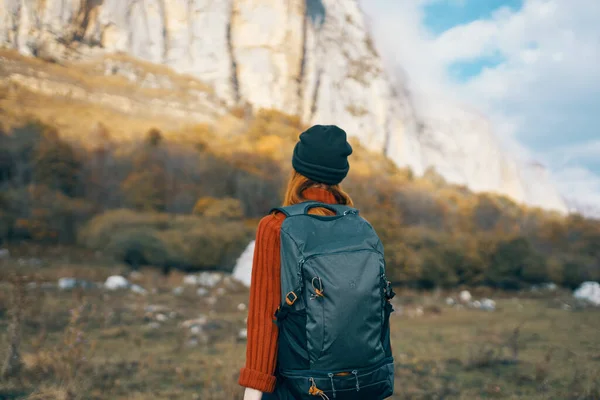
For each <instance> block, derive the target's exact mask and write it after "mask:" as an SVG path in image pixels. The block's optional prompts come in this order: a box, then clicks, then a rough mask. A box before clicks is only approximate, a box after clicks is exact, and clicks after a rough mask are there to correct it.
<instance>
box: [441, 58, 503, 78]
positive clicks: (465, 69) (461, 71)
mask: <svg viewBox="0 0 600 400" xmlns="http://www.w3.org/2000/svg"><path fill="white" fill-rule="evenodd" d="M504 61H506V58H505V57H504V56H503V55H502V54H501V53H500V52H496V53H495V54H493V55H490V56H485V57H480V58H477V59H475V60H468V61H457V62H455V63H452V64H451V65H450V66H449V67H448V75H449V76H450V78H451V79H452V80H453V81H455V82H460V83H464V82H467V81H468V80H469V79H471V78H473V77H475V76H477V75H479V74H480V73H481V72H482V71H483V70H484V69H485V68H494V67H497V66H498V65H500V64H502V63H503V62H504Z"/></svg>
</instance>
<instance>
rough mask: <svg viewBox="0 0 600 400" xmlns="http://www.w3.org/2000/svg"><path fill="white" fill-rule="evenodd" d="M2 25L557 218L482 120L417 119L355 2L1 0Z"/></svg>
mask: <svg viewBox="0 0 600 400" xmlns="http://www.w3.org/2000/svg"><path fill="white" fill-rule="evenodd" d="M0 16H1V17H0V18H1V19H0V45H2V46H4V47H10V48H15V49H18V50H19V51H20V52H21V53H22V54H26V55H33V56H38V57H44V58H51V59H58V60H85V59H89V58H91V57H94V56H97V55H100V54H105V53H114V52H124V53H127V54H130V55H132V56H134V57H137V58H141V59H143V60H146V61H149V62H152V63H156V64H164V65H167V66H169V67H171V68H173V69H174V70H175V71H177V72H181V73H188V74H191V75H194V76H196V77H198V78H200V79H201V80H202V81H204V82H206V83H207V84H209V85H210V86H211V87H213V88H214V91H215V94H216V95H217V96H219V97H220V99H221V100H222V101H223V103H224V104H226V105H228V106H233V105H239V104H246V103H248V104H251V105H252V106H253V108H254V109H258V108H276V109H280V110H282V111H284V112H287V113H290V114H296V115H299V116H301V117H302V119H303V121H305V122H308V123H336V124H339V125H340V126H343V127H344V129H346V130H347V131H348V133H349V134H350V135H353V136H356V137H358V138H359V139H360V140H361V142H362V143H363V144H364V145H365V146H366V147H367V148H369V149H371V150H376V151H380V152H383V153H384V154H386V155H387V156H388V157H390V158H391V159H392V160H393V161H394V162H396V163H397V164H398V165H400V166H404V165H408V166H410V167H412V168H413V170H414V171H415V172H416V173H417V174H421V173H423V172H424V171H425V169H426V168H428V167H435V168H436V169H437V170H438V172H439V173H440V174H441V175H443V176H444V177H445V178H446V179H448V180H449V181H451V182H456V183H461V184H466V185H468V186H470V187H472V188H473V189H475V190H488V191H496V192H500V193H504V194H507V195H509V196H510V197H512V198H514V199H515V200H517V201H521V202H525V203H529V204H534V205H540V206H543V207H546V208H551V209H556V210H559V211H563V212H565V211H566V207H565V205H564V203H563V202H562V199H561V198H560V196H558V194H557V192H556V190H555V189H554V187H553V185H552V184H551V182H549V180H548V179H547V178H546V177H545V176H544V174H530V173H528V172H527V170H526V166H523V165H519V164H517V163H516V161H515V160H513V159H511V158H510V157H509V156H508V155H507V154H505V153H504V151H503V150H502V149H501V147H500V146H499V144H498V143H497V141H496V140H495V139H494V137H493V134H492V130H491V127H490V126H489V124H488V123H487V121H485V119H483V118H481V117H479V116H477V115H475V114H473V113H469V112H467V111H464V110H461V109H458V108H456V109H452V110H451V111H450V112H447V113H444V114H441V115H433V116H431V115H427V116H420V117H417V115H418V114H419V113H418V111H419V110H415V109H414V107H413V101H412V99H411V96H410V95H409V94H408V92H407V91H406V90H405V88H404V87H403V86H402V85H401V84H394V83H392V82H391V80H390V79H389V77H388V76H387V74H386V72H385V70H384V65H383V62H382V60H381V59H380V57H379V56H378V55H377V52H376V51H375V47H374V45H373V43H372V41H371V36H370V35H369V31H368V29H367V26H366V22H365V18H364V15H363V13H362V12H361V10H360V8H359V6H358V3H357V2H356V1H344V2H342V1H336V0H287V1H281V0H218V1H217V0H146V1H135V0H127V1H124V0H81V1H77V2H74V1H69V2H65V1H60V0H43V1H42V0H38V1H29V0H3V2H2V3H0ZM530 175H534V178H533V180H530V179H531V178H530ZM534 184H535V189H534V190H530V189H529V188H530V187H532V185H534Z"/></svg>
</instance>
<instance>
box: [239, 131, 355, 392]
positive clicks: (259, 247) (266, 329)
mask: <svg viewBox="0 0 600 400" xmlns="http://www.w3.org/2000/svg"><path fill="white" fill-rule="evenodd" d="M351 154H352V147H351V146H350V144H349V143H348V142H347V139H346V132H344V131H343V130H342V129H340V128H339V127H337V126H334V125H328V126H323V125H315V126H313V127H311V128H309V129H308V130H306V131H305V132H303V133H302V134H301V135H300V141H299V142H298V143H297V144H296V147H295V148H294V155H293V158H292V166H293V168H294V171H293V174H292V177H291V179H290V181H289V183H288V186H287V192H286V194H285V200H284V206H288V205H293V204H298V203H301V202H303V201H307V200H314V201H319V202H322V203H327V204H342V205H348V206H352V205H353V204H352V200H351V199H350V196H348V195H347V194H346V193H345V192H344V191H343V190H342V189H341V188H340V186H339V183H340V182H341V181H342V180H343V179H344V178H345V177H346V175H347V174H348V170H349V168H350V166H349V164H348V156H350V155H351ZM310 212H311V213H313V214H320V215H330V214H331V213H332V212H331V211H330V210H328V209H324V208H315V209H312V210H311V211H310ZM284 218H285V216H284V215H283V214H282V213H279V212H274V213H272V214H270V215H268V216H266V217H264V218H263V219H262V220H261V221H260V223H259V226H258V231H257V234H256V244H255V252H254V261H253V267H252V284H251V287H250V306H249V313H248V344H247V349H246V365H245V367H244V368H242V370H241V372H240V378H239V384H240V385H241V386H244V387H246V391H245V395H244V400H260V399H269V398H271V399H277V398H278V397H277V396H276V395H270V394H268V393H272V392H274V391H275V388H276V384H277V379H276V376H275V366H276V360H277V347H278V346H277V339H278V328H277V325H275V324H274V323H273V315H274V313H275V311H276V310H277V307H278V306H279V305H280V303H281V293H280V288H281V283H280V228H281V224H282V223H283V220H284ZM263 393H265V395H263Z"/></svg>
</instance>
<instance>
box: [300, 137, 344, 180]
mask: <svg viewBox="0 0 600 400" xmlns="http://www.w3.org/2000/svg"><path fill="white" fill-rule="evenodd" d="M350 154H352V146H350V143H348V141H347V140H346V132H344V130H343V129H341V128H339V127H337V126H335V125H315V126H312V127H310V128H309V129H307V130H306V131H304V132H303V133H302V134H301V135H300V141H299V142H298V143H296V147H295V148H294V156H293V157H292V166H293V167H294V169H295V170H296V171H298V172H299V173H300V174H302V175H304V176H305V177H307V178H308V179H311V180H313V181H315V182H320V183H325V184H327V185H337V184H338V183H340V182H341V181H342V180H344V178H345V177H346V175H348V171H349V170H350V164H348V156H349V155H350Z"/></svg>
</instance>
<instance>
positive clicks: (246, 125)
mask: <svg viewBox="0 0 600 400" xmlns="http://www.w3.org/2000/svg"><path fill="white" fill-rule="evenodd" d="M8 115H9V114H8V113H7V112H5V111H4V112H2V113H0V118H3V120H4V119H6V120H8ZM243 117H244V113H243V112H242V111H239V112H235V110H234V112H232V113H231V114H229V115H227V116H224V117H222V118H220V119H218V120H217V121H216V122H215V123H211V124H200V125H193V124H192V125H190V126H188V127H186V128H182V129H175V130H173V131H166V130H163V131H161V130H159V129H155V128H152V129H149V130H148V131H147V132H146V133H144V134H143V135H138V136H137V137H136V138H134V139H131V140H128V141H126V142H124V141H121V140H119V137H118V136H117V137H115V136H114V135H113V134H112V132H111V121H110V120H108V121H102V123H100V124H98V125H97V126H96V127H95V128H94V129H92V130H90V131H88V132H81V135H80V137H79V140H66V139H65V138H63V136H62V135H61V132H60V130H59V128H57V127H56V126H51V125H48V124H44V123H41V122H39V121H37V120H33V119H32V120H27V121H22V122H21V123H19V124H15V122H14V119H13V120H11V121H10V123H5V124H4V126H5V128H4V130H3V131H2V132H1V133H0V188H1V191H0V193H1V194H0V205H1V207H0V210H1V211H0V238H1V240H3V241H21V240H31V241H36V242H40V243H47V244H54V243H62V244H78V245H82V246H87V247H90V248H92V249H97V250H101V251H103V252H105V253H107V254H108V255H111V256H113V257H115V258H116V259H117V260H120V261H123V262H127V263H129V264H130V265H132V266H134V267H137V266H139V265H143V264H151V265H156V266H158V267H162V268H166V269H169V268H172V267H177V268H183V269H225V270H227V269H230V268H231V267H232V266H233V262H234V260H235V258H236V257H237V256H238V255H239V254H240V253H241V251H242V250H243V248H244V246H245V244H246V243H247V242H248V241H249V240H250V239H251V238H252V236H253V233H254V228H255V226H256V223H257V221H258V219H259V218H260V217H262V216H263V215H264V214H265V213H266V212H267V211H268V210H269V209H270V208H271V207H273V206H276V205H279V204H280V202H281V199H282V195H283V188H284V184H285V180H286V179H287V177H288V175H289V173H290V162H289V160H290V157H291V153H292V148H293V145H294V143H295V141H296V140H297V138H298V134H299V133H300V132H301V131H302V130H303V129H304V128H305V126H303V125H302V124H301V123H300V121H299V118H297V117H295V116H289V115H284V114H282V113H280V112H277V111H273V110H260V111H258V112H257V113H255V114H254V115H252V116H251V117H248V118H246V119H244V118H243ZM3 120H0V121H3ZM3 122H4V121H3ZM353 145H354V148H355V153H354V154H353V155H352V158H351V172H350V175H349V177H348V179H347V180H346V181H345V182H344V187H345V189H346V190H347V191H348V192H349V193H350V194H351V195H352V197H353V198H354V200H355V202H356V204H357V206H358V208H359V209H360V210H361V213H362V215H363V216H364V217H365V218H367V219H368V220H369V221H370V222H371V223H372V224H373V225H374V226H375V228H376V229H377V231H378V233H379V234H380V236H381V238H382V240H383V242H384V245H385V248H386V255H387V265H388V269H389V271H390V272H389V276H390V278H391V279H392V280H394V281H395V282H396V283H398V284H403V285H407V286H412V287H422V288H430V287H436V286H442V287H452V286H456V285H469V286H477V285H487V286H493V287H499V288H505V289H517V288H519V287H521V286H522V285H529V284H536V283H541V282H547V281H553V282H556V283H558V284H561V285H564V286H568V287H574V286H576V285H578V284H579V283H581V282H582V281H585V280H598V279H600V223H599V222H598V221H593V220H586V219H584V218H582V217H581V216H579V215H570V216H566V217H564V216H561V215H557V214H555V213H550V212H545V211H543V210H540V209H533V208H527V207H523V206H521V205H518V204H516V203H514V202H513V201H511V200H510V199H508V198H506V197H502V196H498V195H494V194H490V193H478V194H475V193H472V192H470V191H469V190H468V189H467V188H465V187H461V186H456V185H451V184H448V183H447V182H445V181H444V179H443V178H442V177H441V176H440V175H439V174H437V173H436V172H435V171H434V170H429V171H427V172H426V173H425V174H424V176H422V177H416V176H414V175H413V174H412V172H411V171H410V170H409V169H402V168H397V167H396V166H394V165H393V163H392V162H390V161H389V160H387V159H386V158H385V157H383V156H381V155H380V154H375V153H372V152H369V151H367V150H365V149H364V148H362V147H361V146H360V144H359V143H357V142H353Z"/></svg>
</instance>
